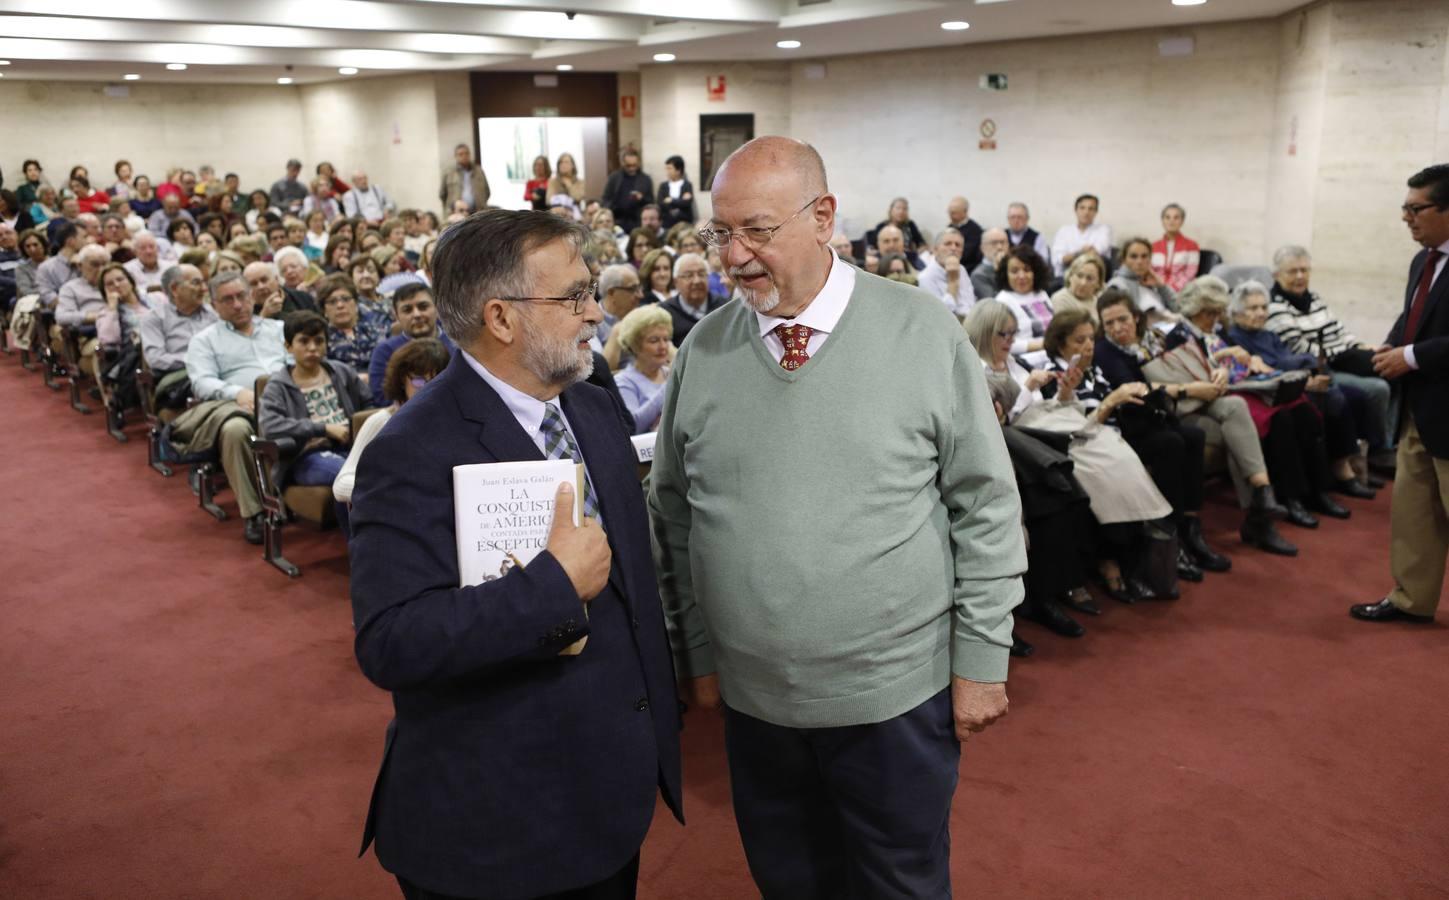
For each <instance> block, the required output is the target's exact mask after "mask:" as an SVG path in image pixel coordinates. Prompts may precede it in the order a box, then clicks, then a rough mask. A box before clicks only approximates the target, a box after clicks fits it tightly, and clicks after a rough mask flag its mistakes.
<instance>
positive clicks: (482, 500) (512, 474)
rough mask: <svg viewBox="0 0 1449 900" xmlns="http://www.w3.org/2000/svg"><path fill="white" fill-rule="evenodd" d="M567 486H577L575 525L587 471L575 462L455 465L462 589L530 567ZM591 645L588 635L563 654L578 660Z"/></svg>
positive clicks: (545, 461)
mask: <svg viewBox="0 0 1449 900" xmlns="http://www.w3.org/2000/svg"><path fill="white" fill-rule="evenodd" d="M564 482H569V483H571V484H572V485H573V486H574V508H573V522H574V524H575V525H577V524H579V521H580V516H582V514H583V513H582V506H583V496H584V473H583V466H580V465H578V464H576V463H574V462H573V461H571V460H567V459H551V460H541V461H536V462H501V463H476V464H474V465H468V466H454V467H453V510H454V513H453V515H454V522H453V526H454V533H455V534H456V536H457V541H458V586H459V587H469V586H471V585H475V584H485V583H487V582H489V581H496V580H498V579H499V578H503V577H504V576H506V575H507V574H508V573H509V572H510V571H511V570H512V569H514V568H515V567H516V568H524V567H526V566H527V565H528V563H529V562H530V561H531V560H532V559H533V558H534V557H535V556H537V555H538V554H539V553H540V552H541V551H542V550H543V549H544V547H546V546H547V545H548V533H549V529H550V528H552V526H553V505H554V496H555V495H556V494H557V493H558V486H559V485H560V484H562V483H564ZM585 614H586V615H587V609H585ZM587 641H588V636H587V635H586V636H584V637H581V638H579V639H578V640H577V641H575V642H574V643H572V644H570V645H569V646H567V647H565V648H564V649H563V650H561V651H559V655H560V656H576V655H578V654H579V653H581V652H582V651H583V649H584V644H585V643H586V642H587Z"/></svg>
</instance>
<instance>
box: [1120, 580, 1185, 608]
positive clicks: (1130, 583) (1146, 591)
mask: <svg viewBox="0 0 1449 900" xmlns="http://www.w3.org/2000/svg"><path fill="white" fill-rule="evenodd" d="M1123 580H1124V581H1125V582H1126V584H1127V593H1128V594H1130V595H1131V596H1132V602H1133V603H1137V602H1140V601H1142V600H1176V599H1177V592H1176V591H1173V592H1172V594H1171V595H1169V596H1166V597H1161V596H1158V594H1157V592H1156V591H1154V590H1152V588H1150V587H1148V586H1147V585H1145V584H1143V583H1142V582H1140V581H1138V580H1137V579H1136V578H1126V579H1123Z"/></svg>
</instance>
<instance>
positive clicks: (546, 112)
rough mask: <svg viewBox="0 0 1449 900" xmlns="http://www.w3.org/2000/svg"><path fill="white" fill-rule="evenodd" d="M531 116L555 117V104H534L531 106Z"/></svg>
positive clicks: (556, 113)
mask: <svg viewBox="0 0 1449 900" xmlns="http://www.w3.org/2000/svg"><path fill="white" fill-rule="evenodd" d="M533 116H534V118H536V119H540V118H545V117H548V118H555V119H556V118H558V107H557V106H535V107H534V108H533Z"/></svg>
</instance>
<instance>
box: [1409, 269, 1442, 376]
mask: <svg viewBox="0 0 1449 900" xmlns="http://www.w3.org/2000/svg"><path fill="white" fill-rule="evenodd" d="M1435 249H1437V250H1438V251H1439V261H1438V262H1437V263H1435V264H1434V281H1431V282H1429V290H1430V292H1432V291H1433V290H1434V284H1435V283H1436V282H1438V280H1439V276H1440V275H1443V274H1444V264H1445V263H1446V262H1449V241H1445V242H1444V243H1442V244H1440V245H1439V246H1438V247H1437V248H1435ZM1418 287H1419V286H1418V285H1414V289H1415V290H1417V289H1418ZM1424 302H1425V303H1427V302H1428V300H1425V301H1424ZM1405 324H1408V322H1407V321H1405ZM1404 364H1405V365H1407V366H1408V367H1409V368H1411V369H1418V368H1419V361H1418V360H1416V359H1414V345H1413V344H1405V345H1404Z"/></svg>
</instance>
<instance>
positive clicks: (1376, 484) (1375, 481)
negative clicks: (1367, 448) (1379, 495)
mask: <svg viewBox="0 0 1449 900" xmlns="http://www.w3.org/2000/svg"><path fill="white" fill-rule="evenodd" d="M1360 480H1361V481H1363V483H1364V484H1365V485H1366V486H1368V487H1369V488H1371V489H1373V490H1375V491H1376V490H1378V489H1379V488H1381V487H1383V486H1384V485H1386V484H1388V482H1387V481H1385V480H1384V479H1382V478H1380V477H1379V476H1377V475H1375V474H1374V473H1372V472H1369V473H1368V474H1367V475H1365V476H1364V477H1363V478H1362V479H1360Z"/></svg>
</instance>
